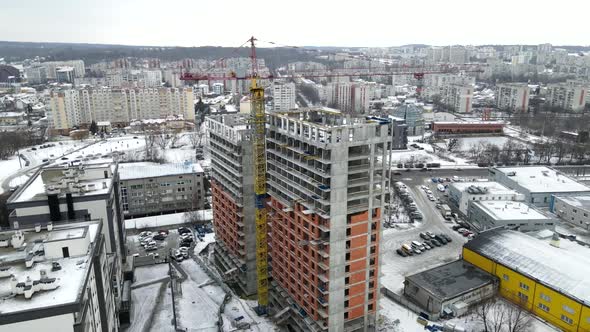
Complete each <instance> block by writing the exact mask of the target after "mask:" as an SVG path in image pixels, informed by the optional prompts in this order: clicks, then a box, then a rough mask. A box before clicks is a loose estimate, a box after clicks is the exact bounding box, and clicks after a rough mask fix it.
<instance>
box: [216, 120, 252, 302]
mask: <svg viewBox="0 0 590 332" xmlns="http://www.w3.org/2000/svg"><path fill="white" fill-rule="evenodd" d="M206 121H207V128H208V129H209V137H210V138H209V149H210V152H211V193H212V196H213V206H212V207H213V225H214V229H215V236H216V240H217V243H216V245H215V264H216V266H217V268H218V269H219V270H220V271H221V273H222V274H223V275H224V276H225V277H226V279H227V280H231V281H232V282H233V283H234V284H235V285H237V287H238V289H239V290H240V292H241V293H243V294H245V295H253V294H256V291H257V274H256V223H255V204H254V196H255V194H254V164H253V162H254V161H253V157H252V155H253V151H252V149H253V143H252V140H251V129H250V127H249V115H247V114H226V115H218V116H211V117H207V120H206Z"/></svg>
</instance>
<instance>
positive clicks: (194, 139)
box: [187, 130, 201, 148]
mask: <svg viewBox="0 0 590 332" xmlns="http://www.w3.org/2000/svg"><path fill="white" fill-rule="evenodd" d="M187 136H188V139H189V141H190V142H191V145H192V147H193V148H196V147H197V146H199V145H200V144H201V133H200V130H195V131H194V132H192V133H189V134H187Z"/></svg>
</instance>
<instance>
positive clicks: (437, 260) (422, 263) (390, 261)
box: [381, 173, 467, 292]
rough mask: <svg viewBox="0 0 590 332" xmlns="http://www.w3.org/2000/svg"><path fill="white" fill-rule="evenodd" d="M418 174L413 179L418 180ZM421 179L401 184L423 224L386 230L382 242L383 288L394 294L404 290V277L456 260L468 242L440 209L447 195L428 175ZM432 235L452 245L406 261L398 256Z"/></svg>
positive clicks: (431, 250) (403, 180)
mask: <svg viewBox="0 0 590 332" xmlns="http://www.w3.org/2000/svg"><path fill="white" fill-rule="evenodd" d="M417 175H418V173H414V174H413V176H417ZM420 175H421V176H420V177H419V178H417V179H416V178H414V179H410V180H411V181H406V180H405V179H404V178H400V179H399V180H400V181H401V182H403V183H404V184H406V192H407V193H408V195H409V196H410V197H412V201H413V202H414V203H415V206H416V211H419V212H420V214H421V215H422V219H421V220H416V222H415V223H414V224H413V225H414V227H412V228H405V229H396V228H389V229H384V231H383V239H382V242H381V248H382V249H381V252H382V256H381V260H382V262H381V271H382V278H381V282H382V285H383V286H385V287H387V288H389V289H390V290H392V291H394V292H399V291H401V290H402V288H403V280H404V277H405V276H407V275H410V274H414V273H417V272H420V271H423V270H426V269H428V268H431V267H433V266H437V265H440V264H443V263H446V262H451V261H453V260H456V259H458V258H459V257H460V255H461V249H462V247H463V244H464V243H465V242H466V241H467V238H466V237H464V236H462V235H461V234H459V233H457V232H455V231H453V229H452V227H453V226H455V225H456V223H455V222H454V221H453V220H452V219H453V218H451V220H445V219H444V218H443V216H442V214H441V211H440V209H437V208H436V204H437V200H439V199H440V201H441V203H445V202H446V200H445V197H444V194H443V193H442V192H440V191H438V190H437V184H438V183H437V184H435V183H433V182H432V181H431V178H430V177H429V176H427V174H426V173H421V174H420ZM422 186H425V187H426V188H427V189H428V190H430V192H431V195H432V197H433V198H434V200H432V201H431V199H429V192H428V191H426V190H425V189H423V188H424V187H422ZM424 232H432V233H433V234H435V235H439V236H440V234H444V235H445V236H448V237H449V238H450V239H451V240H452V242H449V243H447V244H446V245H441V246H436V245H435V248H433V249H430V250H428V249H426V250H425V251H424V252H422V251H421V253H420V254H416V253H414V254H413V255H412V256H407V257H402V256H400V255H399V254H398V253H397V249H401V247H402V245H403V244H410V246H411V242H412V241H417V242H420V243H422V242H424V239H423V238H421V237H420V234H421V233H424Z"/></svg>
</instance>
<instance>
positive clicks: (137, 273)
mask: <svg viewBox="0 0 590 332" xmlns="http://www.w3.org/2000/svg"><path fill="white" fill-rule="evenodd" d="M133 275H134V277H135V283H136V284H143V283H146V282H150V281H154V280H160V279H162V278H164V277H166V276H168V264H155V265H148V266H140V267H136V268H135V270H134V271H133Z"/></svg>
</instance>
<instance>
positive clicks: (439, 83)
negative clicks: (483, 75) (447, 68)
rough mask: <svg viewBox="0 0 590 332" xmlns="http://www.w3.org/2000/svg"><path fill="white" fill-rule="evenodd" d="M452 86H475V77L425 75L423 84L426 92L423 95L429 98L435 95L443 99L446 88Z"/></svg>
mask: <svg viewBox="0 0 590 332" xmlns="http://www.w3.org/2000/svg"><path fill="white" fill-rule="evenodd" d="M451 84H459V85H463V86H473V85H474V84H475V77H472V76H467V75H457V74H430V75H425V76H424V84H423V85H424V91H423V92H422V93H423V95H424V96H425V97H427V98H432V97H433V96H434V95H439V96H441V97H442V95H443V93H444V88H445V87H447V86H449V85H451Z"/></svg>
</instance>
